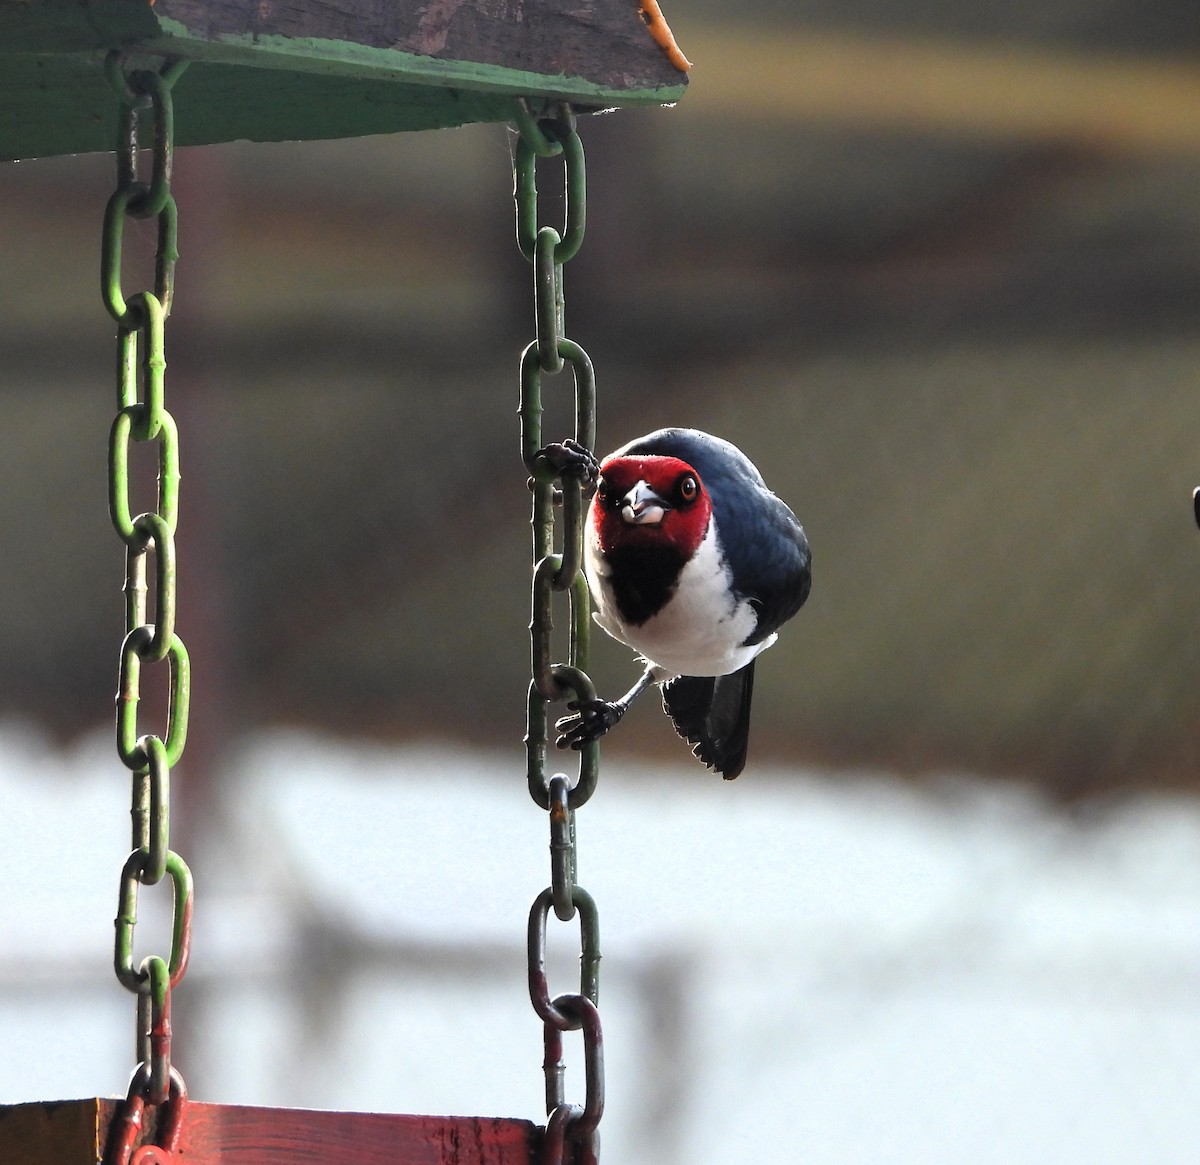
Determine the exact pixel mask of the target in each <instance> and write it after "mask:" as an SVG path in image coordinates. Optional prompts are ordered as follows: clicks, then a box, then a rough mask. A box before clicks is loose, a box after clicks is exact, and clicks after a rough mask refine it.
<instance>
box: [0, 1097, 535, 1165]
mask: <svg viewBox="0 0 1200 1165" xmlns="http://www.w3.org/2000/svg"><path fill="white" fill-rule="evenodd" d="M118 1103H119V1102H118V1101H115V1100H69V1101H59V1102H55V1103H37V1104H18V1105H12V1106H9V1107H0V1162H3V1165H96V1162H97V1161H98V1160H99V1159H100V1157H101V1156H102V1154H103V1152H104V1146H105V1142H106V1139H107V1135H108V1127H109V1125H110V1123H111V1121H112V1119H113V1115H114V1113H115V1111H116V1108H117V1105H118ZM147 1115H149V1113H148V1114H147ZM147 1123H148V1125H150V1129H149V1132H150V1133H152V1132H153V1121H148V1122H147ZM541 1132H542V1130H541V1129H540V1128H539V1127H538V1126H537V1125H535V1124H534V1123H533V1122H532V1121H523V1120H509V1119H502V1118H498V1117H432V1116H397V1115H392V1114H388V1113H355V1112H319V1111H312V1110H308V1109H279V1108H249V1107H242V1106H238V1105H226V1104H201V1103H198V1102H196V1101H192V1102H190V1103H189V1104H188V1106H187V1112H186V1115H185V1117H184V1123H183V1135H182V1138H181V1141H180V1145H179V1152H178V1153H177V1154H176V1160H177V1161H178V1162H179V1163H180V1165H316V1163H318V1162H320V1163H322V1165H324V1163H326V1162H331V1161H336V1162H339V1163H343V1165H533V1163H534V1162H536V1160H537V1154H538V1149H539V1146H540V1140H541Z"/></svg>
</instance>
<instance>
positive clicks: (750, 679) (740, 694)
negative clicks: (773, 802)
mask: <svg viewBox="0 0 1200 1165" xmlns="http://www.w3.org/2000/svg"><path fill="white" fill-rule="evenodd" d="M753 692H754V660H751V661H750V662H749V663H748V664H746V666H745V667H744V668H742V669H741V670H740V671H735V672H734V673H733V674H732V675H727V676H678V677H676V678H675V679H673V680H671V681H670V682H669V683H666V684H664V685H663V689H662V700H663V711H665V712H666V714H667V715H668V716H670V718H671V722H672V723H673V724H674V725H675V731H676V732H678V733H679V735H680V736H682V737H683V739H684V740H686V741H687V742H688V743H689V744H692V745H695V747H694V748H693V749H692V752H693V753H694V754H695V756H696V757H697V758H698V759H699V760H700V761H701V762H702V763H703V764H706V765H708V767H709V768H710V769H715V770H716V771H717V772H718V773H720V774H721V776H723V777H724V778H725V779H726V780H727V781H732V780H733V778H734V777H736V776H737V775H738V773H740V772H741V771H742V769H743V768H745V766H746V745H747V743H748V742H749V738H750V697H751V696H752V695H753Z"/></svg>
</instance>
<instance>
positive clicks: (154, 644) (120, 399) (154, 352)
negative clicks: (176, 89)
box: [100, 52, 192, 1165]
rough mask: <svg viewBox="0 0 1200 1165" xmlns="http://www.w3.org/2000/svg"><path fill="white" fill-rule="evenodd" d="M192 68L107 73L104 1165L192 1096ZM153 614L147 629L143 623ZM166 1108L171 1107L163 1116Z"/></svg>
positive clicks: (109, 64)
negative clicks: (115, 807)
mask: <svg viewBox="0 0 1200 1165" xmlns="http://www.w3.org/2000/svg"><path fill="white" fill-rule="evenodd" d="M185 65H186V62H171V63H168V64H167V65H166V66H165V67H164V68H163V70H162V71H161V72H152V71H149V70H144V69H139V70H131V71H128V72H126V71H125V69H124V68H123V62H122V60H121V57H120V54H118V53H115V52H114V53H110V54H109V56H108V59H107V60H106V62H105V68H106V72H107V74H108V77H109V80H110V81H111V82H112V84H113V86H114V88H115V89H116V90H117V93H118V94H119V98H120V105H119V129H118V137H117V187H116V190H115V191H114V192H113V194H112V196H111V197H110V198H109V200H108V206H107V208H106V210H105V214H104V230H103V242H102V249H101V259H100V285H101V295H102V297H103V300H104V305H105V307H106V308H107V309H108V312H109V314H110V315H111V316H112V317H113V319H114V320H115V321H116V324H117V415H116V419H115V420H114V421H113V424H112V429H111V431H110V434H109V443H108V469H109V488H108V502H109V514H110V516H111V518H112V523H113V528H114V529H115V530H116V532H117V535H118V537H119V538H120V539H121V541H122V542H123V543H124V544H125V639H124V642H123V643H122V645H121V661H120V672H119V677H120V678H119V685H118V691H117V752H118V754H119V755H120V757H121V760H122V762H123V763H124V764H125V766H126V767H127V768H128V769H129V770H130V772H131V773H132V776H133V805H132V809H131V817H132V821H133V839H132V841H133V850H132V852H131V853H130V855H129V857H128V858H127V859H126V861H125V865H124V867H123V869H122V871H121V886H120V895H119V900H118V908H117V918H116V943H115V950H114V956H113V964H114V968H115V970H116V975H117V979H118V980H119V981H120V982H121V984H122V985H123V986H124V987H125V988H127V989H128V990H129V991H131V992H134V993H135V994H136V995H137V1003H138V1006H137V1043H136V1055H137V1059H138V1066H137V1068H136V1070H135V1071H134V1073H133V1077H132V1079H131V1081H130V1086H129V1094H128V1097H127V1099H126V1103H125V1105H124V1106H123V1108H122V1110H121V1113H120V1115H119V1118H118V1120H117V1121H115V1122H114V1128H113V1133H112V1136H111V1137H110V1142H109V1144H110V1148H109V1152H108V1155H107V1157H106V1160H107V1161H109V1162H112V1163H113V1165H125V1163H126V1162H129V1161H130V1160H131V1159H132V1161H134V1162H138V1163H139V1165H149V1163H150V1162H151V1161H165V1160H168V1159H169V1156H170V1154H171V1152H173V1150H174V1145H175V1142H176V1141H177V1140H178V1135H179V1127H180V1123H181V1119H182V1115H181V1114H182V1110H183V1106H184V1105H185V1104H186V1100H187V1090H186V1088H185V1086H184V1083H183V1079H182V1077H181V1076H180V1075H179V1073H178V1071H177V1070H176V1069H175V1068H174V1067H172V1063H171V993H172V991H173V990H174V989H175V987H176V986H178V984H179V981H180V980H181V979H182V978H183V976H184V973H185V972H186V970H187V962H188V954H189V950H190V947H191V922H192V875H191V872H190V871H189V870H188V867H187V864H186V863H185V862H184V860H183V859H182V858H181V857H180V856H179V855H178V854H177V853H175V852H174V851H173V850H172V849H171V843H170V776H171V768H172V767H173V766H174V765H175V764H177V763H178V761H179V758H180V756H181V754H182V753H183V749H184V744H185V742H186V739H187V723H188V696H189V691H190V672H189V664H188V654H187V649H186V648H185V647H184V645H183V641H182V640H181V639H180V638H179V636H178V635H177V634H176V633H175V590H176V588H175V580H176V566H175V528H176V521H177V517H178V505H179V441H178V431H177V429H176V426H175V421H174V419H173V418H172V417H171V414H170V413H169V412H168V411H167V409H166V406H165V403H164V401H165V397H164V373H165V369H166V360H165V358H164V355H163V347H164V321H165V320H166V317H167V316H168V315H169V314H170V310H171V293H172V288H173V283H174V274H175V260H176V258H177V250H176V211H175V200H174V198H173V197H172V196H171V188H170V184H171V153H172V144H173V136H174V127H173V107H172V101H171V86H172V85H173V84H174V82H175V80H176V79H177V78H178V76H179V75H180V74H181V73H182V71H183V68H184V67H185ZM146 114H148V115H149V119H150V121H151V123H152V135H151V136H152V142H151V149H150V154H151V165H150V174H149V177H148V180H146V181H143V180H142V179H141V178H139V176H138V153H139V128H140V124H141V122H142V120H143V115H146ZM127 218H137V219H148V218H154V219H156V221H157V230H158V243H157V248H156V253H155V269H154V287H153V290H150V291H138V292H135V293H134V294H133V295H130V296H128V297H126V296H125V294H124V292H123V291H122V289H121V260H122V253H121V244H122V236H123V232H124V226H125V220H126V219H127ZM130 441H139V442H144V441H153V442H156V443H157V446H158V449H157V453H158V495H157V507H156V510H155V511H154V512H153V513H142V514H138V515H137V516H136V517H133V516H132V514H133V509H134V507H133V506H132V505H131V502H130V473H129V447H130V446H129V443H130ZM151 551H153V561H154V587H153V596H154V602H153V611H152V612H151V611H150V610H149V609H148V607H149V603H148V598H149V590H150V588H149V587H148V586H147V582H146V579H147V573H148V563H149V559H150V552H151ZM151 614H152V619H148V615H151ZM164 660H165V661H166V663H167V675H168V683H169V687H168V703H167V716H166V729H165V731H164V732H163V734H162V735H155V734H153V733H145V732H142V731H140V729H139V725H138V701H139V699H140V695H141V675H142V664H143V663H147V664H154V663H161V662H163V661H164ZM164 878H168V879H169V880H170V883H171V887H172V891H173V923H172V927H171V945H170V950H169V953H168V954H167V956H166V957H163V956H161V955H147V956H146V957H145V958H143V959H142V960H141V962H140V964H139V965H138V966H136V967H135V966H134V963H133V945H134V931H135V929H136V926H137V905H138V892H139V890H140V888H141V887H142V886H154V885H157V884H158V883H159V882H161V881H162V880H163V879H164ZM168 1102H169V1103H168ZM147 1105H151V1106H155V1105H165V1106H166V1108H165V1110H164V1113H163V1114H162V1115H161V1116H160V1120H159V1126H160V1131H159V1137H158V1139H159V1140H160V1141H164V1142H165V1143H164V1145H162V1146H161V1147H160V1146H144V1147H143V1148H142V1149H139V1150H138V1151H137V1153H134V1152H133V1145H134V1141H135V1140H136V1137H137V1134H138V1131H139V1129H140V1127H141V1123H142V1116H143V1112H144V1109H145V1107H146V1106H147Z"/></svg>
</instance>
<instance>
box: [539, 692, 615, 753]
mask: <svg viewBox="0 0 1200 1165" xmlns="http://www.w3.org/2000/svg"><path fill="white" fill-rule="evenodd" d="M567 707H568V708H570V709H571V712H572V714H571V715H570V716H564V717H563V718H562V719H561V720H557V721H555V724H554V727H555V728H556V729H557V730H558V739H557V740H556V741H555V744H556V745H557V746H558V747H559V748H573V749H575V750H576V751H578V750H579V749H581V748H583V747H584V745H587V744H591V743H592V742H593V741H596V740H599V739H600V737H602V736H603V735H604V734H605V733H606V732H608V731H609V730H610V729H611V728H612V727H613V726H614V725H615V724H616V723H617V721H619V720H620V719H621V717H622V716H624V715H625V705H624V704H620V703H617V702H616V701H614V700H600V699H593V700H572V701H571V702H570V703H569V704H567Z"/></svg>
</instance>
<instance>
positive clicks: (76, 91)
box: [0, 0, 686, 158]
mask: <svg viewBox="0 0 1200 1165" xmlns="http://www.w3.org/2000/svg"><path fill="white" fill-rule="evenodd" d="M112 48H122V49H124V50H125V51H127V52H128V53H130V54H131V55H132V56H134V57H142V56H145V57H146V58H148V59H152V58H154V57H161V56H176V57H185V58H188V59H189V60H191V61H192V62H193V63H192V65H191V67H190V68H189V69H188V71H187V73H186V74H185V75H184V78H183V79H182V80H181V81H180V82H179V85H178V87H177V89H176V94H177V101H176V105H177V133H178V142H179V144H181V145H195V144H202V143H206V142H214V141H228V140H233V139H240V138H247V139H250V140H256V141H280V140H287V139H308V138H325V137H352V136H360V135H363V134H370V133H389V132H394V131H398V130H407V129H428V128H435V127H440V126H448V125H463V124H466V123H468V122H474V121H506V120H508V119H509V116H510V109H511V101H512V98H513V97H515V96H527V97H540V98H547V99H555V100H557V99H565V100H569V101H572V102H573V103H575V104H576V106H577V107H579V108H581V109H585V110H586V109H600V108H611V107H613V106H623V105H649V104H669V103H671V102H673V101H676V100H678V99H679V97H680V96H682V94H683V92H684V89H685V86H686V76H685V74H684V73H682V72H681V71H680V70H679V68H677V67H676V64H675V63H673V62H672V60H671V58H670V55H669V54H668V53H667V52H666V51H664V48H663V46H662V45H661V44H660V43H658V41H656V39H655V37H654V36H653V35H652V34H651V31H650V30H649V29H648V28H647V27H646V24H645V22H644V21H643V19H642V17H641V15H640V14H639V0H573V2H572V3H570V4H565V3H563V2H562V0H557V2H556V0H431V2H427V3H419V2H417V0H339V2H337V3H330V2H328V0H212V2H206V0H156V2H154V3H150V2H149V0H82V2H81V0H0V158H15V157H32V156H42V155H47V154H55V153H79V152H85V151H89V150H107V149H110V148H111V143H112V132H113V129H112V126H113V122H114V114H113V112H112V106H113V95H112V94H111V91H110V90H109V89H108V87H107V85H106V83H105V81H104V77H103V70H102V68H101V62H102V59H103V57H104V54H105V53H106V52H107V51H108V50H110V49H112Z"/></svg>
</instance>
